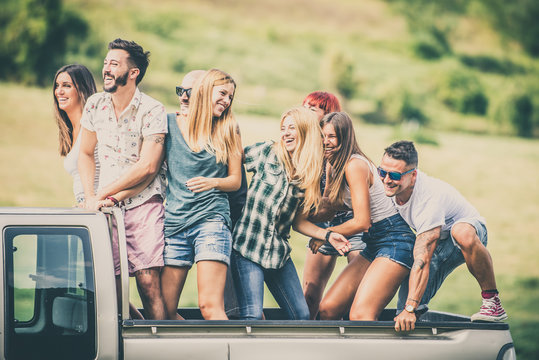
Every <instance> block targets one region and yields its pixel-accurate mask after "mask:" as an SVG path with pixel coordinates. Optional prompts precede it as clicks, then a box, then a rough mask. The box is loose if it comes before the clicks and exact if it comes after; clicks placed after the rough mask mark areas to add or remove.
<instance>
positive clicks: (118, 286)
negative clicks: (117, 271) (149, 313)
mask: <svg viewBox="0 0 539 360" xmlns="http://www.w3.org/2000/svg"><path fill="white" fill-rule="evenodd" d="M121 293H122V282H121V280H120V276H116V298H117V300H118V309H121V304H122V299H121V297H120V294H121ZM118 311H120V310H118ZM129 316H130V317H131V319H138V320H144V316H142V314H141V313H140V311H138V309H137V308H136V307H135V305H133V304H131V302H129Z"/></svg>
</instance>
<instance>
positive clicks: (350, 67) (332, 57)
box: [322, 50, 359, 100]
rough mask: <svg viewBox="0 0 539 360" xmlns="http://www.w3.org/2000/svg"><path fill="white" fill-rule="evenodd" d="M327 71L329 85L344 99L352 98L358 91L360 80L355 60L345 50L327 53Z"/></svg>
mask: <svg viewBox="0 0 539 360" xmlns="http://www.w3.org/2000/svg"><path fill="white" fill-rule="evenodd" d="M327 57H328V60H327V64H326V68H325V69H323V70H322V71H325V73H326V74H325V75H326V83H327V86H329V88H331V89H335V90H337V92H338V93H339V94H340V95H341V96H342V97H343V98H344V99H347V100H349V99H351V98H353V97H354V95H355V94H356V93H357V92H358V87H359V81H358V80H357V78H356V75H355V66H354V62H353V61H352V60H351V59H350V57H349V56H347V55H346V54H345V53H344V52H343V51H340V50H332V51H331V52H329V53H328V55H327Z"/></svg>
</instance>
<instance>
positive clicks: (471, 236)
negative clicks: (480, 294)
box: [451, 223, 496, 290]
mask: <svg viewBox="0 0 539 360" xmlns="http://www.w3.org/2000/svg"><path fill="white" fill-rule="evenodd" d="M451 234H452V235H453V238H454V239H455V241H456V242H457V243H458V244H459V246H460V249H461V250H462V255H463V256H464V260H465V261H466V265H467V266H468V270H469V271H470V273H471V274H472V275H473V276H474V277H475V279H476V280H477V282H478V283H479V286H480V287H481V290H493V289H496V279H495V277H494V266H493V264H492V258H491V257H490V253H489V252H488V250H487V248H486V247H485V246H484V245H483V244H482V243H481V241H480V240H479V237H478V236H477V233H476V231H475V228H474V227H473V226H472V225H470V224H467V223H457V224H455V225H454V226H453V228H452V229H451Z"/></svg>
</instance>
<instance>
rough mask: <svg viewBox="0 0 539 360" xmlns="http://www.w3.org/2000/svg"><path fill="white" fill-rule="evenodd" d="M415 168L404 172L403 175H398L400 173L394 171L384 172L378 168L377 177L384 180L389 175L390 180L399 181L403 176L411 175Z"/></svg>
mask: <svg viewBox="0 0 539 360" xmlns="http://www.w3.org/2000/svg"><path fill="white" fill-rule="evenodd" d="M414 170H415V168H413V169H410V170H408V171H405V172H403V173H400V172H396V171H385V170H384V169H382V168H381V167H380V166H378V175H380V177H381V178H382V179H385V178H386V175H389V178H390V179H391V180H394V181H399V180H400V179H402V177H403V175H406V174H408V173H411V172H412V171H414Z"/></svg>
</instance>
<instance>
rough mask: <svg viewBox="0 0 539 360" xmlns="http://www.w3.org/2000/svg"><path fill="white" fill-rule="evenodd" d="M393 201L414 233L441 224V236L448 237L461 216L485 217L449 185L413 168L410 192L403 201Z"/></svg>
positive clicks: (480, 219) (471, 217) (469, 217)
mask: <svg viewBox="0 0 539 360" xmlns="http://www.w3.org/2000/svg"><path fill="white" fill-rule="evenodd" d="M392 199H393V202H394V203H395V206H396V208H397V210H398V211H399V213H400V214H401V216H402V218H403V219H404V220H405V221H406V222H407V223H408V225H410V227H411V228H412V229H414V230H415V231H416V233H417V234H421V233H424V232H425V231H428V230H432V229H434V228H436V227H438V226H442V234H441V236H440V238H441V239H445V238H448V237H449V231H450V230H451V226H452V225H453V224H454V223H455V222H457V221H459V220H461V219H478V220H479V221H480V222H482V223H483V224H485V219H484V218H483V217H481V215H479V212H478V211H477V210H476V209H475V208H474V207H473V206H472V204H470V203H469V202H468V201H467V200H466V199H465V198H464V197H463V196H462V195H461V194H460V193H459V192H458V191H457V189H455V188H454V187H453V186H451V185H449V184H448V183H446V182H444V181H442V180H439V179H436V178H433V177H431V176H428V175H427V174H425V173H424V172H422V171H420V170H417V179H416V183H415V186H414V190H413V192H412V196H411V197H410V199H409V200H408V202H406V204H404V205H398V204H397V202H396V199H395V197H393V198H392Z"/></svg>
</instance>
